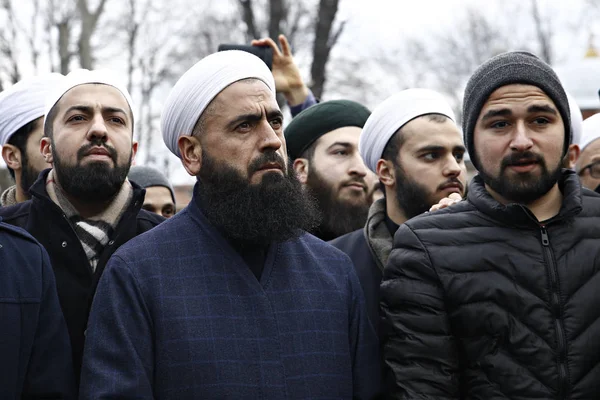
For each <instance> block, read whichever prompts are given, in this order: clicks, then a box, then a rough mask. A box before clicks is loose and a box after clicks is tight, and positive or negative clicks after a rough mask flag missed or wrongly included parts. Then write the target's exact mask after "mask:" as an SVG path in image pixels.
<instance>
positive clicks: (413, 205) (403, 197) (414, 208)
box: [394, 165, 432, 219]
mask: <svg viewBox="0 0 600 400" xmlns="http://www.w3.org/2000/svg"><path fill="white" fill-rule="evenodd" d="M394 169H395V172H396V198H397V199H398V205H399V206H400V209H402V211H404V216H405V217H406V219H411V218H413V217H416V216H417V215H421V214H423V213H424V212H426V211H429V209H430V208H431V206H432V204H431V196H430V194H429V192H428V191H427V189H426V188H425V187H424V186H422V185H421V184H419V183H418V182H416V181H414V180H412V179H411V178H410V177H409V176H408V175H407V174H406V173H405V172H404V170H403V169H402V167H401V166H400V165H396V166H395V167H394Z"/></svg>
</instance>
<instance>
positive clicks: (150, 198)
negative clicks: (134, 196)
mask: <svg viewBox="0 0 600 400" xmlns="http://www.w3.org/2000/svg"><path fill="white" fill-rule="evenodd" d="M142 208H143V209H144V210H146V211H150V212H151V213H154V214H158V215H162V216H163V217H165V218H171V217H172V216H173V215H175V204H174V203H173V198H172V197H171V191H170V190H169V189H168V188H166V187H164V186H148V187H147V188H146V196H145V197H144V205H143V206H142Z"/></svg>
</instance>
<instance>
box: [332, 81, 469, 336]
mask: <svg viewBox="0 0 600 400" xmlns="http://www.w3.org/2000/svg"><path fill="white" fill-rule="evenodd" d="M454 120H455V118H454V113H453V112H452V108H451V107H450V106H449V105H448V103H447V102H446V100H445V99H444V98H443V96H442V95H441V94H439V93H437V92H434V91H432V90H429V89H407V90H403V91H402V92H400V93H397V94H395V95H393V96H391V97H389V98H388V99H387V100H385V101H384V102H383V103H381V104H380V105H379V106H377V108H375V110H374V111H373V113H372V114H371V116H370V117H369V119H368V120H367V122H366V123H365V126H364V128H363V130H362V132H361V135H360V139H359V151H360V154H361V155H362V157H363V159H364V160H365V164H366V165H367V167H369V168H370V169H371V170H372V171H373V172H375V173H376V174H377V175H378V177H379V180H380V182H381V186H382V187H383V188H384V192H385V197H384V198H382V199H379V200H377V201H376V202H374V203H373V204H372V205H371V208H370V209H369V216H368V218H367V222H366V224H365V226H364V228H361V229H358V230H356V231H354V232H351V233H349V234H347V235H344V236H341V237H339V238H337V239H335V240H333V241H332V242H331V244H332V245H334V246H335V247H337V248H338V249H340V250H342V251H343V252H345V253H346V254H348V255H349V256H350V258H351V259H352V262H353V263H354V267H355V268H356V271H357V273H358V277H359V279H360V282H361V284H362V288H363V291H364V293H365V298H366V301H367V309H368V311H369V317H370V319H371V321H372V322H373V324H374V325H375V327H377V325H378V322H379V285H380V283H381V277H382V272H383V268H384V267H385V265H386V263H387V259H388V256H389V254H390V251H391V249H392V241H393V238H394V233H395V232H396V230H397V229H398V226H399V225H401V224H403V223H404V222H406V220H408V219H410V218H412V217H414V216H416V215H419V214H421V213H424V212H425V211H427V210H429V208H430V207H431V206H432V205H434V204H436V203H437V202H438V201H440V199H443V198H446V197H448V196H450V195H451V194H453V193H455V194H458V195H459V196H461V197H462V196H463V195H464V192H465V188H466V167H465V163H464V159H463V156H464V153H465V151H466V149H465V146H464V144H463V140H462V134H461V132H460V130H459V129H458V127H457V126H456V123H455V122H454Z"/></svg>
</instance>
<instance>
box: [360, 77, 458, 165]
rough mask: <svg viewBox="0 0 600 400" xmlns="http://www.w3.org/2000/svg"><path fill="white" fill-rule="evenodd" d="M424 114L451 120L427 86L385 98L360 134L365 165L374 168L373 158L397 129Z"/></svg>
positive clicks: (446, 107)
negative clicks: (438, 115)
mask: <svg viewBox="0 0 600 400" xmlns="http://www.w3.org/2000/svg"><path fill="white" fill-rule="evenodd" d="M426 114H442V115H445V116H447V117H448V118H450V119H451V120H453V121H454V120H455V118H454V112H453V111H452V108H451V107H450V105H449V104H448V103H447V102H446V100H445V99H444V97H443V96H442V95H441V94H439V93H437V92H434V91H433V90H429V89H407V90H403V91H401V92H400V93H396V94H395V95H392V96H391V97H388V98H387V99H386V100H385V101H384V102H383V103H381V104H380V105H378V106H377V107H376V108H375V110H373V113H372V114H371V116H370V117H369V119H367V122H366V123H365V126H364V128H363V130H362V132H361V134H360V139H359V142H358V151H359V152H360V155H361V156H362V158H363V160H364V161H365V164H366V165H367V167H369V168H370V169H371V171H373V172H376V171H377V161H379V159H380V158H381V156H382V154H383V150H384V149H385V146H386V145H387V143H388V142H389V140H390V139H391V138H392V136H393V135H394V133H396V131H398V129H400V128H402V126H404V125H405V124H406V123H408V122H410V121H411V120H413V119H415V118H417V117H419V116H421V115H426Z"/></svg>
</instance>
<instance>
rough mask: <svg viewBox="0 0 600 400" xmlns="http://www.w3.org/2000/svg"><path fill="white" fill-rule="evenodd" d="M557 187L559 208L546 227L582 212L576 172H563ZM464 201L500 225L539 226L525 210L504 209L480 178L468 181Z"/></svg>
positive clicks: (516, 207)
mask: <svg viewBox="0 0 600 400" xmlns="http://www.w3.org/2000/svg"><path fill="white" fill-rule="evenodd" d="M558 186H559V188H560V191H561V192H562V194H563V202H562V206H561V208H560V211H559V212H558V215H556V216H555V217H553V218H551V219H550V220H549V221H547V222H546V223H547V224H549V223H552V222H555V221H557V220H562V219H565V218H569V217H573V216H575V215H577V214H579V213H580V212H581V210H582V209H583V208H582V205H581V204H582V200H581V184H580V182H579V177H578V176H577V174H576V173H575V171H572V170H569V169H563V170H562V173H561V176H560V178H559V180H558ZM467 198H468V200H469V202H471V203H472V204H473V205H474V206H475V207H476V208H477V209H478V210H479V211H481V212H482V213H484V214H486V215H488V216H490V217H492V218H493V219H494V220H496V221H497V222H499V223H502V224H503V225H509V226H515V227H520V228H537V227H539V226H540V221H538V220H537V219H536V218H535V216H534V215H533V213H532V212H531V211H530V210H529V209H528V208H527V207H526V206H524V205H522V204H517V203H511V204H508V205H503V204H500V203H499V202H498V201H496V200H494V198H493V197H492V196H491V195H490V193H489V192H488V191H487V190H486V188H485V184H484V183H483V179H482V178H481V176H479V175H476V176H475V177H474V178H473V180H472V181H471V184H470V185H469V193H468V195H467Z"/></svg>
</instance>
